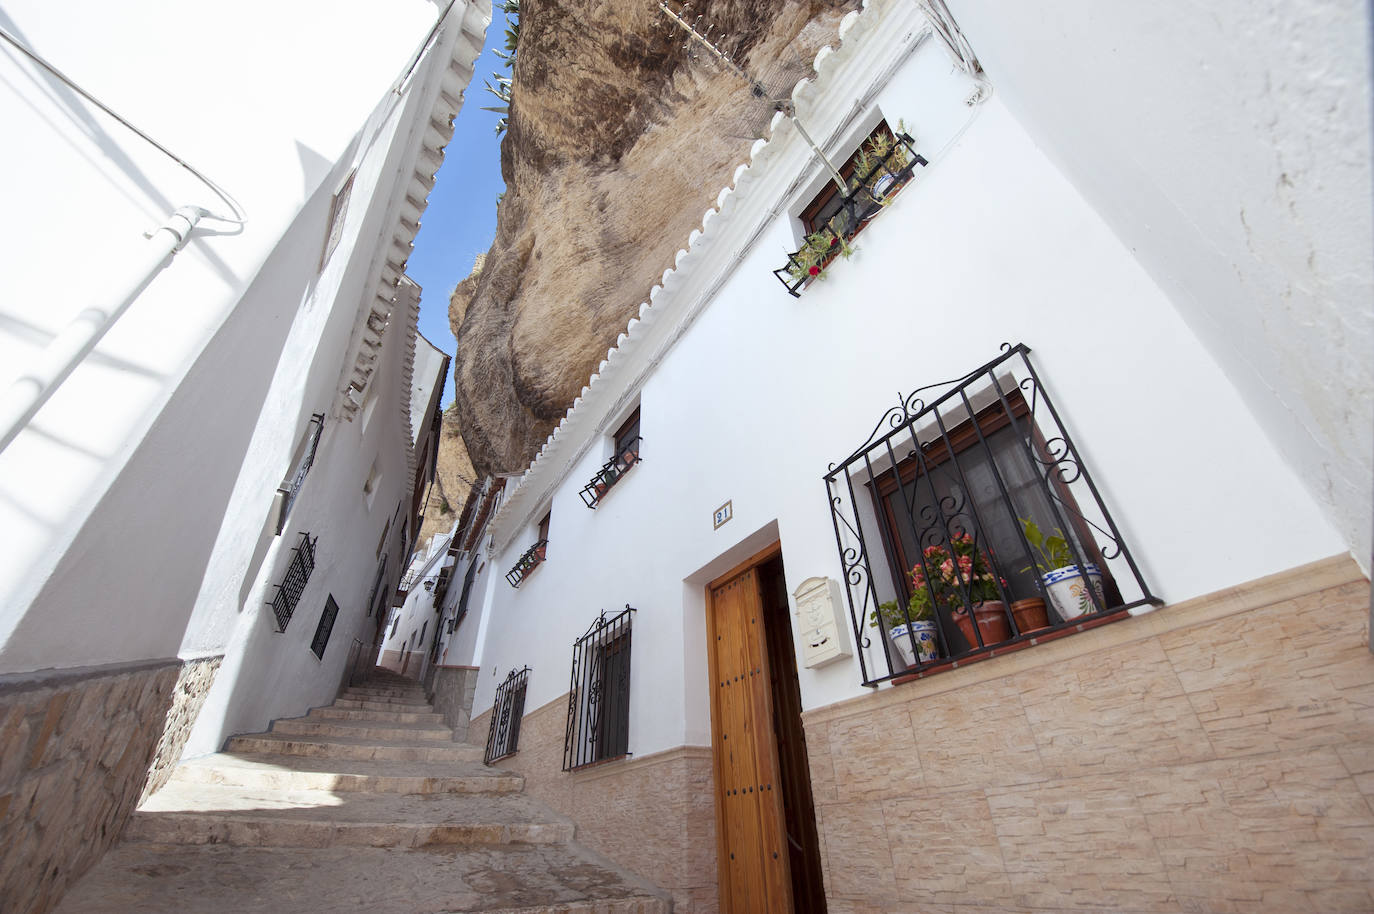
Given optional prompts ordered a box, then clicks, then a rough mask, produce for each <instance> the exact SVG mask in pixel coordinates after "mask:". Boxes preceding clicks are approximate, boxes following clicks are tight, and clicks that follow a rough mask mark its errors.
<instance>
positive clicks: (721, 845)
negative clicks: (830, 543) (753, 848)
mask: <svg viewBox="0 0 1374 914" xmlns="http://www.w3.org/2000/svg"><path fill="white" fill-rule="evenodd" d="M781 555H782V540H775V541H773V543H772V544H770V545H768V546H765V547H764V548H763V549H761V550H759V551H758V552H756V553H754V554H753V555H751V556H750V557H749V558H747V559H745V560H744V561H743V562H740V563H739V564H738V565H736V566H735V567H733V568H731V569H730V570H729V571H727V572H725V574H722V575H720V576H719V577H716V578H714V579H713V580H711V581H710V582H709V583H707V585H706V662H707V670H708V675H709V676H710V677H711V678H710V680H709V681H710V682H711V683H715V682H716V681H717V674H718V672H719V670H718V666H717V661H716V648H715V642H716V601H715V590H716V588H718V587H720V586H721V585H723V584H726V583H728V582H729V581H730V580H731V579H732V578H737V577H739V576H740V575H742V574H744V573H745V572H747V571H750V570H751V569H754V568H757V567H759V566H760V565H764V564H767V563H768V562H770V561H772V560H773V559H775V558H778V557H780V556H781ZM760 596H761V595H760ZM763 661H764V664H765V670H766V668H767V663H768V651H767V647H766V646H765V647H764V649H763ZM761 681H763V682H767V681H768V677H767V676H765V677H763V678H762V680H761ZM710 694H711V777H712V788H713V789H712V791H711V793H712V799H713V803H712V805H713V806H714V807H715V811H716V874H717V878H716V885H717V892H718V898H719V904H720V910H721V911H727V910H728V908H729V904H728V903H729V899H730V897H731V892H730V868H729V866H727V865H726V861H727V859H728V855H729V852H730V851H729V848H728V847H727V846H726V836H725V805H724V798H723V797H722V796H721V787H720V785H721V783H722V779H721V770H720V767H721V746H720V702H719V699H718V698H717V691H716V690H715V689H711V693H710ZM763 694H764V703H765V705H766V706H767V714H766V719H765V721H764V722H763V723H764V724H765V725H766V726H767V728H768V735H769V739H768V751H769V753H770V754H771V755H772V757H773V770H774V771H775V772H776V771H777V770H778V739H777V733H775V732H774V730H773V693H772V690H771V689H768V688H765V689H764V692H763ZM774 797H777V798H778V799H777V800H776V803H777V809H776V811H775V816H774V818H775V819H776V820H777V827H778V828H779V830H780V831H781V833H782V835H783V836H784V838H785V837H786V834H787V823H786V820H785V818H784V817H783V811H782V806H781V804H782V800H781V799H780V798H781V793H780V792H775V793H774ZM784 846H785V845H784ZM783 865H784V868H786V866H787V860H786V858H785V857H784V858H783ZM783 883H784V889H785V891H786V892H787V897H788V901H789V905H788V907H789V910H790V908H791V904H790V902H791V892H792V883H791V879H790V878H787V879H784V880H783Z"/></svg>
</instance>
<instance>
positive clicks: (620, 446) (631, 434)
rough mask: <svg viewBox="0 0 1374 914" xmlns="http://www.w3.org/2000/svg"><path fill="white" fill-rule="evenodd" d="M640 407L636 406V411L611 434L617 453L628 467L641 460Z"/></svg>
mask: <svg viewBox="0 0 1374 914" xmlns="http://www.w3.org/2000/svg"><path fill="white" fill-rule="evenodd" d="M638 439H639V407H638V406H636V407H635V408H634V412H632V413H630V415H629V416H627V417H626V418H625V421H624V422H622V423H620V427H619V428H617V429H616V430H615V434H614V435H612V436H611V441H612V442H613V445H612V446H613V447H614V448H615V455H616V457H617V458H619V459H620V462H622V463H624V464H625V466H626V467H630V466H633V465H634V464H636V463H638V462H639V440H638ZM626 455H629V456H626Z"/></svg>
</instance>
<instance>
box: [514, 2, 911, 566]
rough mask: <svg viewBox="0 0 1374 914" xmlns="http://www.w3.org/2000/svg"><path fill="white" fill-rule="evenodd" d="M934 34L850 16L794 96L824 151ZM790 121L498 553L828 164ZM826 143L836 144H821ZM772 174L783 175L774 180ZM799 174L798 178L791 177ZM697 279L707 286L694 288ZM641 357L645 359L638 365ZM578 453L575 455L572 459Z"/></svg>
mask: <svg viewBox="0 0 1374 914" xmlns="http://www.w3.org/2000/svg"><path fill="white" fill-rule="evenodd" d="M928 30H929V24H928V23H927V21H926V19H925V17H924V15H923V14H922V13H921V12H920V11H919V8H918V7H917V6H916V4H914V3H909V2H906V0H863V12H862V13H860V12H859V11H858V10H854V11H851V12H850V13H848V14H846V15H845V17H844V18H843V19H842V20H841V21H840V25H839V27H838V29H837V40H838V41H839V43H840V44H839V47H838V48H835V47H831V46H826V47H823V48H821V50H820V51H819V52H817V54H816V59H815V62H814V63H813V65H812V69H813V70H814V71H815V73H816V74H817V75H816V77H815V78H805V79H802V80H800V81H798V83H797V84H796V86H795V87H794V88H793V91H792V102H793V104H794V106H795V107H796V110H797V113H798V114H799V115H800V116H801V118H802V120H803V121H804V122H805V123H807V124H808V125H809V128H810V130H811V132H812V134H813V136H816V137H818V142H819V144H820V145H821V146H822V147H823V148H824V147H826V145H827V142H828V141H829V140H833V139H835V137H833V136H829V132H830V131H831V130H834V129H836V128H837V127H839V128H842V127H844V126H845V124H844V118H845V115H846V114H850V113H852V112H850V111H848V110H846V109H847V108H849V107H851V106H852V105H853V104H854V100H855V93H854V92H853V91H852V90H850V91H846V90H845V89H844V88H843V87H844V85H846V83H845V79H846V78H847V77H850V78H852V82H853V83H859V84H862V85H864V86H867V85H869V84H870V83H871V82H872V81H873V80H874V79H876V78H877V77H878V76H880V75H881V74H882V72H883V71H884V70H885V69H886V67H887V66H888V65H890V64H891V63H892V62H893V61H896V60H900V59H901V57H900V55H902V53H903V52H904V51H907V50H909V49H911V48H914V47H915V46H916V45H917V44H918V43H919V42H918V39H919V38H920V37H921V36H922V35H924V34H925V33H926V32H927V31H928ZM865 46H872V47H868V48H867V50H868V51H869V53H866V54H860V53H859V51H858V49H859V48H861V47H865ZM788 123H789V121H788V119H787V117H786V116H784V115H783V114H782V113H778V114H777V115H775V116H774V117H773V119H772V122H771V123H770V124H769V132H770V136H769V138H767V139H760V140H758V141H756V142H755V143H754V144H753V146H752V147H751V148H750V151H749V158H750V161H749V162H746V163H742V164H741V165H740V166H739V167H738V168H737V169H736V170H735V173H734V177H733V179H732V183H731V184H730V185H726V186H725V187H723V188H721V191H720V193H719V195H717V197H716V206H715V208H714V209H709V210H707V211H706V213H705V214H703V216H702V220H701V229H700V231H698V230H696V229H693V231H692V232H691V234H690V235H689V236H688V240H687V245H688V246H687V248H686V249H683V250H680V251H678V253H677V255H676V256H675V258H674V266H673V267H672V268H671V269H668V270H665V271H664V273H663V277H662V280H661V281H660V283H659V284H657V285H655V286H654V287H653V288H652V289H650V290H649V296H648V300H647V301H645V302H643V303H642V304H641V305H640V306H639V315H638V317H637V318H631V319H630V321H629V323H628V324H627V326H626V328H625V332H624V333H622V334H621V335H620V336H619V337H618V338H617V342H616V346H615V348H613V349H611V350H609V351H608V352H607V353H606V359H605V360H604V361H602V362H601V364H600V365H599V366H598V368H597V370H596V372H595V373H593V374H592V376H591V377H590V378H588V380H587V385H586V386H585V387H583V388H582V393H581V395H580V396H578V397H577V398H576V399H574V400H573V404H572V406H571V407H569V409H568V411H567V412H566V413H565V414H564V416H563V419H562V420H561V421H560V422H559V423H558V425H557V427H555V428H554V430H553V433H552V434H551V435H549V437H548V438H547V439H546V440H545V442H544V445H543V446H542V447H541V448H540V449H539V453H537V454H536V455H535V457H534V459H533V460H532V461H531V462H530V465H529V467H528V468H526V470H525V471H524V473H523V474H522V475H521V477H520V481H519V482H518V483H517V484H516V486H515V488H514V489H513V490H512V491H511V492H510V493H509V494H508V495H507V497H506V499H505V501H504V502H503V503H502V504H501V506H500V508H499V509H498V511H497V513H496V516H495V517H493V518H492V520H491V522H490V524H489V529H490V530H491V531H492V535H493V537H494V540H495V542H496V544H497V545H496V551H498V552H499V551H504V550H505V549H506V548H507V547H509V546H510V544H511V542H512V541H513V540H514V538H515V536H516V535H517V534H518V533H519V531H520V529H521V528H522V527H523V526H524V525H525V524H526V523H528V522H529V519H530V517H531V516H532V515H533V514H534V512H535V511H536V509H539V510H542V509H543V507H544V506H545V504H546V503H547V501H548V498H547V496H548V492H549V490H551V489H552V488H554V487H556V486H557V485H558V484H559V483H561V482H562V480H563V479H564V478H566V477H567V476H568V474H569V473H570V472H571V470H572V468H573V464H575V463H576V462H577V461H578V460H579V459H580V458H581V455H582V454H583V453H585V451H586V449H587V448H588V447H589V446H590V445H591V443H592V440H593V438H594V437H595V433H596V432H597V430H599V429H600V427H601V426H603V425H605V424H606V423H607V422H608V421H609V418H610V416H612V415H614V414H615V413H616V410H617V408H618V407H620V406H622V405H623V404H624V403H625V402H626V401H627V400H628V399H629V394H630V393H631V392H632V391H633V390H635V389H637V388H638V386H639V385H640V384H641V383H642V382H643V380H644V379H645V377H646V376H647V375H648V373H649V371H651V370H652V368H653V366H654V364H656V363H657V360H658V359H659V358H661V357H662V355H663V354H665V353H666V351H667V349H668V348H671V346H672V344H673V343H674V342H675V341H676V339H677V338H678V337H679V336H680V335H681V334H682V333H684V332H685V331H686V329H687V327H688V326H689V325H690V324H691V323H692V322H693V320H694V319H695V317H696V316H697V314H698V313H700V311H701V310H702V309H703V308H704V307H705V306H706V305H707V304H709V301H710V298H711V296H712V295H713V293H714V292H715V291H716V289H717V288H718V287H719V286H720V285H721V284H722V283H723V282H724V280H725V279H726V278H727V277H728V275H729V272H730V270H731V269H732V268H733V265H734V263H735V262H736V261H737V260H738V259H740V258H742V257H743V256H744V254H745V253H746V252H747V250H748V248H749V247H750V245H751V244H752V242H753V240H754V239H755V238H756V237H757V235H758V234H759V233H760V232H761V231H762V230H763V229H764V228H766V226H767V224H768V221H769V220H771V219H772V218H773V217H774V216H775V215H776V214H777V213H778V212H779V211H781V207H782V206H784V205H785V204H786V202H787V200H788V198H789V197H790V196H791V195H792V193H793V192H794V191H795V189H796V187H797V186H798V185H799V184H800V183H801V181H802V180H803V179H804V178H807V177H809V175H810V174H811V173H813V172H814V171H815V169H816V168H817V167H818V165H817V164H816V163H814V162H813V161H812V155H811V152H810V149H809V148H807V147H806V146H805V144H804V143H803V141H802V140H801V138H800V137H799V136H798V135H797V132H796V130H794V129H788V127H787V126H786V125H787V124H788ZM818 125H823V126H824V127H825V128H826V130H825V132H821V131H820V130H818V129H817V128H818ZM820 136H826V137H827V139H826V140H820V139H819V137H820ZM789 163H794V166H795V167H794V168H793V169H792V171H791V172H788V171H787V167H788V164H789ZM770 168H771V169H772V170H773V171H774V172H775V173H774V174H772V175H770V174H769V170H770ZM789 173H791V174H793V175H794V177H792V179H791V180H785V178H786V175H787V174H789ZM769 207H771V209H770V208H769ZM760 216H761V217H762V218H761V219H760ZM751 217H752V218H751ZM740 235H743V236H744V240H743V243H742V244H739V245H737V246H732V245H730V244H729V242H731V241H736V240H738V239H739V236H740ZM722 244H724V245H725V249H724V253H722V254H719V255H717V256H716V258H715V259H716V261H717V262H716V263H715V266H716V268H717V269H716V270H715V271H714V272H708V270H709V267H710V266H711V265H712V264H711V259H712V258H711V255H712V252H713V251H714V249H715V248H717V247H719V246H721V245H722ZM703 261H704V262H703ZM694 279H695V280H697V282H696V286H697V288H693V282H692V281H693V280H694ZM703 286H704V287H703ZM665 315H667V316H675V317H677V318H678V320H677V323H676V324H675V325H674V326H671V327H670V326H668V325H665V324H664V323H663V322H662V318H663V317H664V316H665ZM655 331H657V332H655ZM665 337H666V339H665ZM655 342H657V343H659V344H660V345H659V347H658V348H657V351H656V352H654V353H653V354H652V355H651V356H650V357H648V358H647V359H646V358H645V357H643V354H642V353H641V352H640V350H642V349H644V348H646V347H648V346H652V344H653V343H655ZM636 355H639V356H641V357H640V358H638V359H636V358H632V356H636ZM635 362H640V363H641V370H640V371H638V372H636V373H633V374H631V373H630V368H624V369H621V370H617V369H620V367H621V366H624V365H629V366H630V367H633V364H632V363H635ZM645 363H647V364H645ZM579 439H580V440H579ZM565 442H566V444H565ZM569 449H570V452H569V453H566V454H565V453H562V452H563V451H566V450H569Z"/></svg>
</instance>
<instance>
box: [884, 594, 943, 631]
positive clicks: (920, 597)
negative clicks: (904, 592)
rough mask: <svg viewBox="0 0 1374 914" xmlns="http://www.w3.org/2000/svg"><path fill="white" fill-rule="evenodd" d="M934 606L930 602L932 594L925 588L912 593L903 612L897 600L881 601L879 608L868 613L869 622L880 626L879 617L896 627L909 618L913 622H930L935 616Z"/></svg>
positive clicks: (885, 622)
mask: <svg viewBox="0 0 1374 914" xmlns="http://www.w3.org/2000/svg"><path fill="white" fill-rule="evenodd" d="M933 610H934V607H933V606H932V605H931V602H930V594H929V593H928V592H926V591H924V590H920V591H917V592H916V593H913V594H912V595H911V599H910V600H909V601H908V602H907V608H906V612H905V613H903V612H902V606H901V604H900V603H898V602H897V601H896V600H888V601H887V602H886V603H879V604H878V608H877V609H875V610H872V611H871V612H869V614H868V624H869V625H872V626H874V627H875V628H876V627H877V626H878V619H879V618H880V617H881V619H882V621H883V624H884V625H886V626H887V627H888V628H896V627H897V626H899V625H906V623H907V620H908V618H909V619H910V621H912V622H930V621H931V620H933V619H934V618H935V613H934V611H933Z"/></svg>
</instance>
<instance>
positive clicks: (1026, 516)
mask: <svg viewBox="0 0 1374 914" xmlns="http://www.w3.org/2000/svg"><path fill="white" fill-rule="evenodd" d="M1002 348H1003V354H1002V355H1001V356H999V357H998V358H996V359H993V360H992V361H990V362H987V363H986V364H984V365H981V366H979V367H978V368H976V369H974V370H973V371H971V372H969V373H968V374H966V375H964V376H963V377H961V378H956V379H954V380H951V381H945V382H940V383H937V384H932V385H927V386H925V387H921V388H918V389H917V390H915V391H913V392H912V393H911V394H910V395H908V396H905V397H900V398H899V402H898V405H896V406H894V407H892V408H891V409H889V410H887V412H886V413H884V414H883V416H882V418H881V419H880V420H879V421H878V423H877V425H876V426H875V427H874V429H873V432H872V433H871V434H870V436H869V438H868V440H867V441H866V442H864V443H863V444H862V445H861V446H860V447H859V448H858V449H857V450H855V451H854V452H853V453H851V454H850V455H849V456H848V457H846V458H844V459H843V460H841V461H839V462H838V463H835V464H831V465H830V468H829V472H828V473H826V475H825V476H824V480H825V485H826V493H827V497H828V499H829V501H830V511H831V520H832V523H833V525H834V530H835V543H836V547H837V548H838V550H839V555H840V562H841V566H842V569H843V574H844V580H845V583H846V588H845V589H846V596H847V600H848V604H849V610H850V622H851V624H852V625H853V631H854V635H855V642H856V643H857V644H859V645H860V647H861V649H860V651H859V652H858V653H859V663H860V671H861V675H862V677H863V683H864V685H867V686H876V685H877V684H878V683H880V682H883V681H886V680H890V679H894V678H897V677H909V676H912V675H924V674H926V673H928V672H936V671H939V670H943V669H947V668H951V667H953V666H957V665H959V664H960V663H963V662H967V661H968V660H972V659H984V658H986V657H990V656H993V655H995V654H1000V653H1006V652H1007V651H1010V650H1016V649H1021V648H1024V647H1028V646H1030V645H1032V644H1035V643H1038V642H1039V641H1041V640H1044V639H1045V638H1047V637H1055V636H1058V635H1059V634H1063V633H1069V632H1072V631H1075V630H1077V631H1081V630H1083V628H1084V626H1085V624H1095V623H1097V622H1098V621H1100V620H1104V619H1115V618H1119V617H1123V616H1125V615H1126V614H1127V612H1126V611H1127V610H1130V609H1133V608H1136V607H1139V606H1143V605H1145V604H1153V603H1158V602H1159V600H1158V598H1157V597H1155V596H1154V595H1153V594H1152V593H1151V592H1150V589H1149V587H1148V585H1147V584H1146V583H1145V580H1144V578H1143V577H1142V575H1141V572H1140V568H1139V566H1138V565H1137V564H1136V561H1135V559H1134V557H1133V556H1132V554H1131V551H1130V549H1129V548H1128V546H1127V544H1126V541H1125V539H1124V538H1123V536H1122V534H1121V530H1120V528H1119V527H1118V526H1117V524H1116V522H1115V521H1114V520H1113V519H1112V517H1111V514H1110V513H1109V512H1108V510H1107V507H1106V505H1105V504H1104V502H1103V500H1102V497H1101V492H1100V490H1099V489H1098V487H1097V485H1096V483H1095V482H1094V481H1093V477H1092V475H1091V474H1090V473H1089V471H1088V467H1087V466H1086V465H1085V463H1084V462H1083V459H1082V456H1081V454H1080V452H1079V450H1078V448H1077V447H1076V445H1075V444H1074V442H1073V439H1072V438H1071V437H1070V435H1069V432H1068V430H1067V428H1066V427H1065V426H1064V424H1063V421H1062V417H1061V414H1060V412H1059V411H1058V409H1056V407H1055V406H1054V404H1053V403H1052V402H1051V400H1050V397H1049V394H1048V391H1046V389H1045V387H1044V385H1043V384H1042V382H1041V379H1040V377H1039V375H1038V374H1037V373H1036V371H1035V369H1034V367H1033V366H1032V364H1031V361H1030V349H1029V348H1027V347H1026V346H1025V345H1024V344H1018V345H1016V346H1012V345H1010V344H1003V347H1002ZM1051 537H1058V540H1057V541H1054V542H1050V541H1049V540H1050V538H1051ZM1037 541H1038V542H1037ZM1123 587H1124V588H1126V589H1125V590H1123ZM1027 601H1029V602H1027ZM1037 603H1039V604H1040V606H1039V607H1038V608H1037V607H1036V604H1037Z"/></svg>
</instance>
